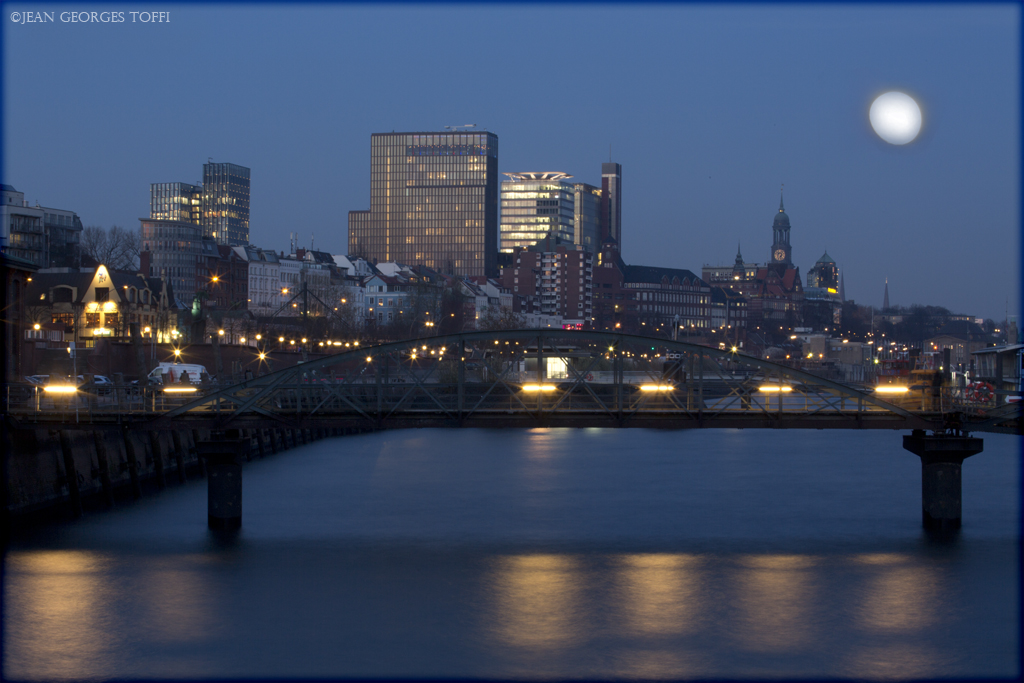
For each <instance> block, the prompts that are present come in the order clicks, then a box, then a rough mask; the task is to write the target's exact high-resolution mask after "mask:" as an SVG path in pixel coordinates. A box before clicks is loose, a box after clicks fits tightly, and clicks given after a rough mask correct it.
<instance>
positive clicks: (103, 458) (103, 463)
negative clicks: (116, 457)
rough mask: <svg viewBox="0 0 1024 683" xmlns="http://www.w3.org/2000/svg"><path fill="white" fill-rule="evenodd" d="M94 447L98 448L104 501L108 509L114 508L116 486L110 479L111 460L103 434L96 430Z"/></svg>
mask: <svg viewBox="0 0 1024 683" xmlns="http://www.w3.org/2000/svg"><path fill="white" fill-rule="evenodd" d="M92 439H93V445H94V446H95V448H96V466H97V468H98V469H99V473H100V486H102V487H103V500H104V502H105V503H106V504H107V507H108V508H110V507H114V485H113V482H112V481H111V479H110V458H108V457H107V444H106V443H104V441H103V432H101V431H99V430H96V429H94V430H93V432H92Z"/></svg>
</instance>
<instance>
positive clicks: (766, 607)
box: [733, 555, 817, 652]
mask: <svg viewBox="0 0 1024 683" xmlns="http://www.w3.org/2000/svg"><path fill="white" fill-rule="evenodd" d="M815 564H817V560H816V558H813V557H807V556H804V555H748V556H746V557H741V558H740V565H741V566H742V567H744V568H743V569H741V570H740V571H739V573H738V575H737V576H736V580H735V586H736V591H737V594H738V598H739V600H738V605H737V606H738V607H739V614H738V616H737V620H736V626H737V627H736V630H735V632H734V633H733V635H734V637H735V638H736V639H737V640H738V641H739V645H740V647H741V648H742V649H745V650H752V651H755V652H777V651H787V650H796V649H799V648H801V647H803V646H804V645H805V644H806V642H807V640H808V638H809V636H810V635H811V634H810V628H811V623H812V619H811V616H812V614H811V610H812V609H813V607H814V605H815V597H816V596H815V591H814V587H813V583H812V581H811V578H812V575H811V572H810V571H809V570H810V569H811V568H812V567H814V565H815Z"/></svg>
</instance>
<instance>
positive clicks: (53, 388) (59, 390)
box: [43, 384, 78, 394]
mask: <svg viewBox="0 0 1024 683" xmlns="http://www.w3.org/2000/svg"><path fill="white" fill-rule="evenodd" d="M43 391H45V392H46V393H48V394H73V393H75V392H76V391H78V387H76V386H75V385H74V384H50V385H48V386H45V387H43Z"/></svg>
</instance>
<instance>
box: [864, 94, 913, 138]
mask: <svg viewBox="0 0 1024 683" xmlns="http://www.w3.org/2000/svg"><path fill="white" fill-rule="evenodd" d="M868 118H869V119H870V121H871V127H872V128H874V129H875V132H876V133H878V137H880V138H882V139H883V140H885V141H886V142H888V143H889V144H892V145H905V144H907V143H908V142H912V141H913V140H914V138H916V137H917V134H918V133H920V132H921V107H920V106H918V104H917V102H915V101H914V98H913V97H911V96H910V95H908V94H906V93H902V92H899V91H898V90H893V91H891V92H887V93H884V94H882V95H879V96H878V97H876V98H875V101H874V102H872V103H871V110H870V111H869V112H868Z"/></svg>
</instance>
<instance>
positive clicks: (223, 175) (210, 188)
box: [202, 163, 249, 246]
mask: <svg viewBox="0 0 1024 683" xmlns="http://www.w3.org/2000/svg"><path fill="white" fill-rule="evenodd" d="M202 211H203V218H202V226H203V236H204V237H212V238H213V239H214V240H216V241H217V244H227V245H231V246H241V245H245V244H249V169H248V168H246V167H245V166H238V165H237V164H223V163H222V164H215V163H208V164H203V205H202Z"/></svg>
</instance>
